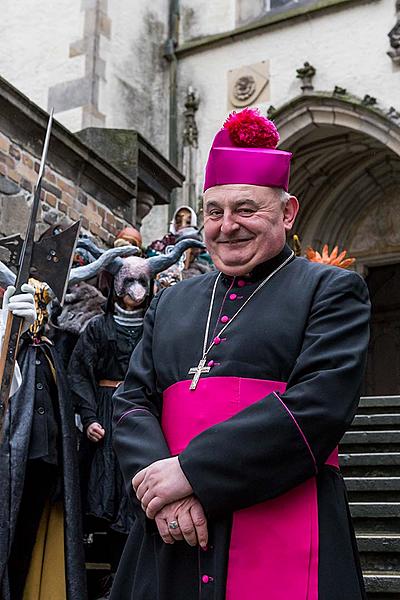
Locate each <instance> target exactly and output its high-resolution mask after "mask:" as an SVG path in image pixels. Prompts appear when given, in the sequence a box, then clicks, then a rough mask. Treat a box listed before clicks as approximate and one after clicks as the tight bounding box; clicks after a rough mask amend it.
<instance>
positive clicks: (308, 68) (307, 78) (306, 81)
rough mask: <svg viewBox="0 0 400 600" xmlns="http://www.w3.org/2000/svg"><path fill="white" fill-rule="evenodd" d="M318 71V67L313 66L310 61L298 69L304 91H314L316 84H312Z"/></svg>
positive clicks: (298, 76)
mask: <svg viewBox="0 0 400 600" xmlns="http://www.w3.org/2000/svg"><path fill="white" fill-rule="evenodd" d="M316 72H317V70H316V68H315V67H313V66H312V65H311V64H310V63H309V62H305V63H304V65H303V66H302V67H301V68H300V69H296V73H297V75H296V77H297V78H298V79H301V89H302V92H303V93H306V92H312V91H313V89H314V86H313V84H312V80H313V77H314V75H315V73H316Z"/></svg>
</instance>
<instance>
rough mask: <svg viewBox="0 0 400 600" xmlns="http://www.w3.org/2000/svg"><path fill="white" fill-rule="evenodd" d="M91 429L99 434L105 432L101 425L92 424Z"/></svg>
mask: <svg viewBox="0 0 400 600" xmlns="http://www.w3.org/2000/svg"><path fill="white" fill-rule="evenodd" d="M91 431H92V432H93V433H98V434H100V435H103V434H104V433H105V432H104V429H103V428H102V426H101V425H92V428H91Z"/></svg>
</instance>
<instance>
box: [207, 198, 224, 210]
mask: <svg viewBox="0 0 400 600" xmlns="http://www.w3.org/2000/svg"><path fill="white" fill-rule="evenodd" d="M209 208H221V207H220V205H219V204H218V202H217V201H216V200H207V201H206V210H207V209H209Z"/></svg>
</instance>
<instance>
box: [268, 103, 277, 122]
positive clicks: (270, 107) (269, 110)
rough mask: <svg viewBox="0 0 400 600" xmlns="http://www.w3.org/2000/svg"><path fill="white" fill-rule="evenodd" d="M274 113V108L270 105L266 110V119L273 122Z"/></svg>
mask: <svg viewBox="0 0 400 600" xmlns="http://www.w3.org/2000/svg"><path fill="white" fill-rule="evenodd" d="M275 113H276V108H275V106H272V104H270V105H269V107H268V110H267V117H268V119H271V121H273V120H274V116H275Z"/></svg>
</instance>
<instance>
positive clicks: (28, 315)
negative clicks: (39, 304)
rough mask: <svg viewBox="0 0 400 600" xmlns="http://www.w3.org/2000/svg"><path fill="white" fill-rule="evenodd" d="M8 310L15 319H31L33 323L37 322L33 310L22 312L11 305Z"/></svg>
mask: <svg viewBox="0 0 400 600" xmlns="http://www.w3.org/2000/svg"><path fill="white" fill-rule="evenodd" d="M8 310H9V311H10V312H12V314H13V315H14V317H23V318H24V319H29V320H30V321H32V322H33V321H34V320H35V312H34V311H33V310H32V308H29V309H22V310H20V309H19V308H12V306H11V304H9V305H8Z"/></svg>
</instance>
